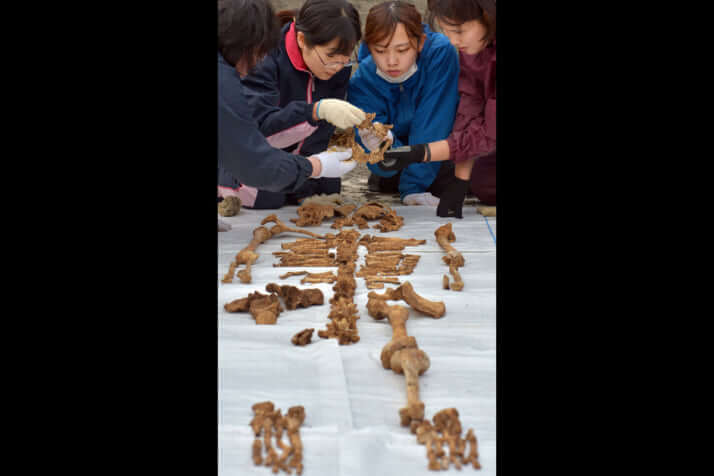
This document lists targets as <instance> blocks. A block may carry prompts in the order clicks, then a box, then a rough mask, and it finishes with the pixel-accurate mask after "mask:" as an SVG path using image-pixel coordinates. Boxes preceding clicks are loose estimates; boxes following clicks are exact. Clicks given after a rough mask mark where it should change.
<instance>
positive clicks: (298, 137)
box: [243, 0, 366, 208]
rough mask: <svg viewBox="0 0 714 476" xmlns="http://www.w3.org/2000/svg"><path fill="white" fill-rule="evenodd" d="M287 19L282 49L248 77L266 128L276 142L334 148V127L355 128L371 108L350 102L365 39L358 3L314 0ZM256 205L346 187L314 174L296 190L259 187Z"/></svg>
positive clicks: (300, 148) (288, 147)
mask: <svg viewBox="0 0 714 476" xmlns="http://www.w3.org/2000/svg"><path fill="white" fill-rule="evenodd" d="M278 16H279V17H280V19H281V21H282V22H284V23H286V24H285V25H284V27H283V29H282V32H281V41H280V44H279V46H278V48H276V49H274V50H272V51H271V52H270V53H269V54H268V55H267V56H266V57H265V59H263V60H262V61H261V62H260V63H258V65H257V66H256V67H255V69H254V70H252V71H251V72H250V74H248V75H247V76H246V77H245V79H244V80H243V85H244V86H245V87H246V89H245V94H246V98H247V101H248V103H249V104H250V106H251V107H252V109H253V117H254V119H255V120H256V122H257V124H258V126H259V128H260V131H261V132H262V133H263V135H264V136H265V137H266V138H267V140H268V142H269V143H270V144H271V145H273V146H274V147H277V148H280V149H283V150H285V151H289V152H292V153H295V154H302V155H310V154H315V153H318V152H321V151H324V150H325V149H326V148H327V145H328V142H329V140H330V137H331V136H332V134H333V132H334V130H335V127H340V128H350V127H353V126H355V125H357V124H359V123H360V122H362V121H363V120H364V119H365V117H366V116H365V113H364V112H363V111H362V110H360V109H359V108H357V107H354V106H352V105H351V104H349V103H348V102H346V101H344V98H345V95H346V92H347V84H348V81H349V78H350V73H351V68H350V67H349V66H351V64H352V61H351V59H350V56H351V54H352V52H353V51H354V48H355V45H356V44H357V42H358V41H359V40H360V38H361V35H362V32H361V30H360V19H359V13H358V12H357V9H356V8H355V7H354V6H353V5H352V4H351V3H349V2H347V1H346V0H307V1H306V2H305V3H304V4H303V6H302V7H301V8H300V10H299V11H298V12H295V11H283V12H280V13H279V14H278ZM257 188H258V190H255V192H256V197H255V201H254V202H253V203H246V206H248V207H253V208H279V207H281V206H283V205H285V204H299V203H300V202H301V200H302V199H304V198H305V197H308V196H311V195H316V194H332V193H340V188H341V181H340V178H339V177H336V178H320V179H309V180H307V181H306V182H305V183H304V184H302V186H301V187H299V188H297V189H295V190H293V191H292V192H291V193H275V192H274V191H271V190H269V189H263V188H260V187H257Z"/></svg>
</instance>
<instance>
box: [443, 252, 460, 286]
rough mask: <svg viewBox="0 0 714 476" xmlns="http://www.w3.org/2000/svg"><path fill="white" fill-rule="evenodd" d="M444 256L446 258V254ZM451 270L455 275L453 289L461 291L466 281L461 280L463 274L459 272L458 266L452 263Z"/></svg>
mask: <svg viewBox="0 0 714 476" xmlns="http://www.w3.org/2000/svg"><path fill="white" fill-rule="evenodd" d="M444 258H446V256H444ZM449 272H450V273H451V275H452V276H453V277H454V282H453V283H452V284H451V289H453V290H454V291H461V290H462V289H464V282H463V281H462V280H461V275H460V274H459V271H458V269H457V268H456V266H454V265H453V264H450V265H449Z"/></svg>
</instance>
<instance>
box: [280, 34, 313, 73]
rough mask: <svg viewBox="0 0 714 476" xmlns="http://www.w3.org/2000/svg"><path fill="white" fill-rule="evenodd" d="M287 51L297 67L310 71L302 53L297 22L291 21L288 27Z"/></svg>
mask: <svg viewBox="0 0 714 476" xmlns="http://www.w3.org/2000/svg"><path fill="white" fill-rule="evenodd" d="M285 51H286V52H287V53H288V58H289V59H290V62H291V63H292V65H293V67H294V68H295V69H297V70H299V71H305V72H306V73H309V72H310V70H309V69H308V68H307V65H306V64H305V60H303V59H302V53H301V52H300V47H299V46H298V42H297V32H296V31H295V22H292V23H290V28H288V32H287V33H286V34H285Z"/></svg>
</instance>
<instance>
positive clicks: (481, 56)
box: [378, 0, 496, 218]
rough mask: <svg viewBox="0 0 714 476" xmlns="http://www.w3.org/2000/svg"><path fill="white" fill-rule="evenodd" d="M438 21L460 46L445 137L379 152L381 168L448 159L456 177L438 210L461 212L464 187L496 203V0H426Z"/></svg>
mask: <svg viewBox="0 0 714 476" xmlns="http://www.w3.org/2000/svg"><path fill="white" fill-rule="evenodd" d="M428 6H429V15H430V23H431V24H432V25H433V24H434V21H436V23H437V24H438V26H439V28H440V29H441V30H442V31H443V33H444V34H445V35H446V36H447V37H449V40H450V41H451V43H452V44H453V45H454V46H455V47H456V48H457V49H458V50H459V66H460V71H459V86H458V87H459V96H460V100H459V107H458V110H457V112H456V119H455V121H454V127H453V129H452V131H451V134H450V135H449V137H448V138H446V139H445V140H441V141H437V142H430V143H428V144H417V145H409V146H404V147H397V148H393V149H390V150H388V151H387V152H385V153H384V161H383V162H379V164H378V165H379V167H380V168H382V169H383V170H401V169H403V168H405V167H407V166H409V165H410V164H413V163H418V162H430V161H431V162H435V161H442V160H452V161H453V162H454V163H455V177H454V180H453V183H452V184H451V186H450V187H447V191H446V192H445V193H444V194H443V195H442V196H441V200H440V201H439V206H438V208H437V210H436V214H437V216H440V217H450V216H455V217H456V218H462V207H463V204H464V198H465V197H466V192H467V191H468V190H469V188H470V189H471V192H472V193H473V194H474V195H475V196H476V197H477V198H478V199H479V201H480V202H481V203H483V204H485V205H495V204H496V1H495V0H429V3H428Z"/></svg>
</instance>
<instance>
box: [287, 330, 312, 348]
mask: <svg viewBox="0 0 714 476" xmlns="http://www.w3.org/2000/svg"><path fill="white" fill-rule="evenodd" d="M313 332H315V329H313V328H311V329H304V330H301V331H300V332H298V333H297V334H295V335H294V336H293V338H292V339H291V342H292V343H293V344H295V345H307V344H309V343H310V342H311V340H312V333H313Z"/></svg>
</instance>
